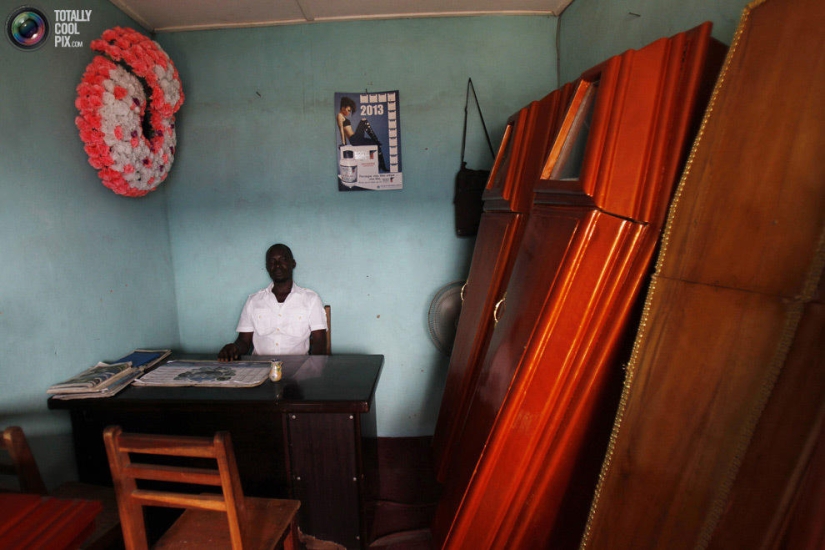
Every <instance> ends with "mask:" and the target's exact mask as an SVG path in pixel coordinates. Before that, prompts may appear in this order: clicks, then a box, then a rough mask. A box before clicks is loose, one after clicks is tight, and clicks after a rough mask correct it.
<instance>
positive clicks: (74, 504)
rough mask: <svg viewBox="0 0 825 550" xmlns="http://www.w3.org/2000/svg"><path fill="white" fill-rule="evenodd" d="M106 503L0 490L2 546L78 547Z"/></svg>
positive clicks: (7, 548) (9, 549)
mask: <svg viewBox="0 0 825 550" xmlns="http://www.w3.org/2000/svg"><path fill="white" fill-rule="evenodd" d="M101 510H103V505H102V504H101V503H99V502H97V501H93V500H69V499H62V498H53V497H44V496H41V495H34V494H26V493H0V549H2V550H17V549H20V550H28V549H30V548H49V549H50V550H68V549H71V548H78V547H79V546H80V544H81V543H82V542H83V541H84V540H86V538H88V536H89V535H90V534H91V533H92V531H93V530H94V526H95V517H96V516H97V515H98V514H99V513H100V512H101Z"/></svg>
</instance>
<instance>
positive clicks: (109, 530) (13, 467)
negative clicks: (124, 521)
mask: <svg viewBox="0 0 825 550" xmlns="http://www.w3.org/2000/svg"><path fill="white" fill-rule="evenodd" d="M0 450H4V451H5V452H6V453H7V454H8V456H9V459H10V460H9V462H10V464H0V473H2V474H7V475H12V476H16V477H17V482H18V485H19V486H20V491H21V492H23V493H36V494H39V495H46V494H49V495H51V496H54V497H59V498H70V499H82V500H96V501H99V502H100V503H102V504H103V511H102V512H101V513H100V514H98V516H97V519H96V520H95V530H94V532H93V533H92V534H91V535H90V536H89V538H88V539H86V541H84V542H83V544H82V545H81V548H82V549H85V550H104V549H108V548H122V546H123V541H122V538H121V535H120V519H119V518H118V513H117V501H116V500H115V492H114V490H113V489H112V488H111V487H103V486H99V485H91V484H88V483H80V482H76V481H70V482H67V483H63V484H62V485H60V486H59V487H57V488H56V489H54V490H53V491H51V492H48V491H47V490H46V484H45V483H44V482H43V477H42V476H41V474H40V468H39V467H38V466H37V461H36V460H35V459H34V454H32V451H31V447H30V446H29V442H28V440H27V439H26V434H25V433H24V432H23V430H22V429H21V428H20V427H19V426H10V427H8V428H6V429H5V430H3V437H2V440H0Z"/></svg>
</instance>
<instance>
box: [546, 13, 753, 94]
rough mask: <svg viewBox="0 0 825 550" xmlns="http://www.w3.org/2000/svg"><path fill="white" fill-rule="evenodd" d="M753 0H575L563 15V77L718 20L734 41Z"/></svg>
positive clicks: (719, 35) (717, 33)
mask: <svg viewBox="0 0 825 550" xmlns="http://www.w3.org/2000/svg"><path fill="white" fill-rule="evenodd" d="M749 1H750V0H714V1H712V2H711V1H707V0H687V1H685V0H610V1H605V0H575V1H574V2H573V3H572V4H571V5H570V7H568V8H567V9H566V10H565V11H564V12H563V13H562V15H561V31H560V33H559V52H560V56H561V59H562V62H561V71H560V78H559V80H560V82H570V81H572V80H575V79H576V78H578V76H579V75H580V74H581V73H582V72H583V71H586V70H587V69H589V68H590V67H593V66H594V65H596V64H598V63H601V62H602V61H604V60H606V59H608V58H610V57H612V56H614V55H617V54H620V53H622V52H624V51H625V50H629V49H638V48H641V47H643V46H645V45H647V44H649V43H650V42H653V41H654V40H657V39H659V38H661V37H663V36H672V35H674V34H676V33H679V32H682V31H686V30H688V29H690V28H693V27H695V26H696V25H699V24H700V23H703V22H705V21H712V22H713V37H714V38H716V39H717V40H720V41H721V42H723V43H725V44H730V41H731V39H732V38H733V33H734V31H735V30H736V25H737V24H738V23H739V16H740V15H741V13H742V9H743V8H744V7H745V6H746V5H747V4H748V2H749Z"/></svg>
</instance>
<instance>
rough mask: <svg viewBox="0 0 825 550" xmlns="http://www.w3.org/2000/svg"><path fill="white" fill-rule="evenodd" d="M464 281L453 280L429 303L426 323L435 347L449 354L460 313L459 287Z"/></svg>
mask: <svg viewBox="0 0 825 550" xmlns="http://www.w3.org/2000/svg"><path fill="white" fill-rule="evenodd" d="M463 285H464V281H455V282H452V283H450V284H448V285H446V286H444V287H442V288H441V289H440V290H439V291H438V292H437V293H436V294H435V297H434V298H433V301H432V303H431V304H430V311H429V313H428V314H427V324H428V326H429V329H430V338H432V340H433V343H434V344H435V347H437V348H438V349H439V351H441V353H443V354H444V355H447V356H449V355H450V352H452V350H453V340H455V332H456V327H457V326H458V316H459V314H460V313H461V287H462V286H463Z"/></svg>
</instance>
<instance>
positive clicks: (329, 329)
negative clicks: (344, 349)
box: [324, 304, 332, 355]
mask: <svg viewBox="0 0 825 550" xmlns="http://www.w3.org/2000/svg"><path fill="white" fill-rule="evenodd" d="M324 313H326V314H327V355H332V311H331V308H330V306H329V304H327V305H325V306H324Z"/></svg>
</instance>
